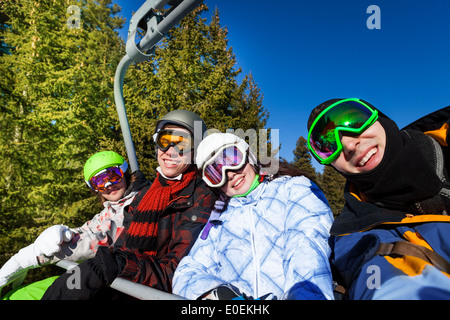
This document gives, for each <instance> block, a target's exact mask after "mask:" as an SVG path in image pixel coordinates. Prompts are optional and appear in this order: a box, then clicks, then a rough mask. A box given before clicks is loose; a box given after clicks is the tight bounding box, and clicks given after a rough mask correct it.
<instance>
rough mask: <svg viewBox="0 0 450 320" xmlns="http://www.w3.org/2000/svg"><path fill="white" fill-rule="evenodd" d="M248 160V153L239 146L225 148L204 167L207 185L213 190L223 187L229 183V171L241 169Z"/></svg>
mask: <svg viewBox="0 0 450 320" xmlns="http://www.w3.org/2000/svg"><path fill="white" fill-rule="evenodd" d="M245 160H246V153H245V151H243V150H240V149H239V147H238V146H236V145H232V146H224V147H222V148H221V149H219V151H218V152H217V153H216V156H215V157H214V158H211V159H209V160H208V161H207V162H206V163H205V164H204V165H203V172H202V175H203V177H206V179H204V181H205V182H206V184H207V185H209V186H210V187H213V188H218V187H221V186H223V185H224V184H225V182H226V181H227V175H226V171H227V170H239V169H241V168H242V167H243V166H244V164H245Z"/></svg>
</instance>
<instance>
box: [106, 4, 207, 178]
mask: <svg viewBox="0 0 450 320" xmlns="http://www.w3.org/2000/svg"><path fill="white" fill-rule="evenodd" d="M202 2H203V0H147V1H146V2H145V3H144V4H143V5H142V6H141V7H140V8H139V9H138V11H136V13H135V14H134V15H133V17H132V18H131V20H130V26H129V29H128V36H127V44H126V55H125V56H124V57H123V58H122V60H121V61H120V63H119V65H118V66H117V69H116V74H115V78H114V99H115V103H116V108H117V114H118V116H119V121H120V127H121V129H122V135H123V139H124V142H125V147H126V149H127V156H128V162H129V164H130V168H131V172H134V171H136V170H138V169H139V164H138V161H137V157H136V151H135V148H134V143H133V139H132V136H131V131H130V125H129V122H128V117H127V113H126V110H125V102H124V99H123V80H124V77H125V73H126V71H127V69H128V67H129V66H130V64H131V63H132V62H142V61H145V60H147V59H149V58H150V57H151V54H152V53H153V52H154V50H155V46H156V44H157V43H158V41H160V40H161V39H162V38H163V37H164V35H165V34H166V33H167V32H168V31H169V30H170V28H172V27H173V26H174V25H176V24H177V23H178V22H180V21H181V19H183V18H184V17H185V16H186V15H187V14H189V13H190V12H191V11H192V10H194V9H195V8H196V7H197V6H198V5H199V4H200V3H202ZM166 5H169V6H171V8H170V9H169V10H168V11H167V12H166V13H165V14H161V13H160V12H157V11H156V10H161V9H163V8H164V7H165V6H166ZM138 29H141V30H143V31H145V32H146V33H145V35H144V37H143V38H142V39H141V40H140V42H139V43H138V44H136V35H137V33H138Z"/></svg>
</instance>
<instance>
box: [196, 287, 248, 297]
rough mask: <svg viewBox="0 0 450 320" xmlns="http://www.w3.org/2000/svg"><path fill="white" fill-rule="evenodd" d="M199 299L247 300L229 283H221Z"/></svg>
mask: <svg viewBox="0 0 450 320" xmlns="http://www.w3.org/2000/svg"><path fill="white" fill-rule="evenodd" d="M198 299H199V300H248V299H247V296H246V295H245V294H242V293H241V292H240V291H239V289H238V288H236V287H235V286H233V285H231V284H222V285H220V286H218V287H216V288H214V289H212V290H210V291H208V292H206V293H204V294H203V295H201V296H200V297H199V298H198Z"/></svg>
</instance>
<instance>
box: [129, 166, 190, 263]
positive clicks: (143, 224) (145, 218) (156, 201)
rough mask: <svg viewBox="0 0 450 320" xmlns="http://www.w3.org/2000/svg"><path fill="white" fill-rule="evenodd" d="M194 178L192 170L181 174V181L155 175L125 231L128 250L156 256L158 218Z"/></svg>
mask: <svg viewBox="0 0 450 320" xmlns="http://www.w3.org/2000/svg"><path fill="white" fill-rule="evenodd" d="M195 176H196V172H195V170H192V171H187V172H185V173H183V177H182V178H181V180H166V179H164V178H163V177H162V176H161V175H160V174H159V172H158V173H157V175H156V179H155V181H154V182H153V184H152V186H151V187H150V189H148V191H147V192H146V193H145V195H144V197H143V198H142V200H141V201H140V202H139V205H138V207H137V210H136V212H135V213H134V215H133V220H132V221H131V223H130V226H129V228H128V230H127V239H126V246H127V247H128V248H130V249H141V250H143V251H144V252H146V253H147V254H149V255H151V256H155V255H156V248H157V238H158V220H159V216H160V214H161V213H162V212H163V210H164V209H165V208H166V207H167V206H168V205H169V204H170V202H171V201H173V200H174V199H176V197H177V195H178V193H179V192H180V191H181V190H183V189H184V188H186V187H187V186H188V185H189V184H190V183H191V182H192V181H193V180H194V179H195Z"/></svg>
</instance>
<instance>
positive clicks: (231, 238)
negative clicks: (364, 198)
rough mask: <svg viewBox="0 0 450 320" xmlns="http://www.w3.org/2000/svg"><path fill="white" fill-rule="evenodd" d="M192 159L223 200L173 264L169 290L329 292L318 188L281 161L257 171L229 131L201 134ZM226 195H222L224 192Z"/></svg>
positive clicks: (213, 295)
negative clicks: (273, 169) (269, 170)
mask: <svg viewBox="0 0 450 320" xmlns="http://www.w3.org/2000/svg"><path fill="white" fill-rule="evenodd" d="M196 163H197V166H198V168H199V170H200V171H201V173H202V177H203V180H204V181H205V182H206V184H208V185H209V186H210V187H212V188H213V189H214V190H217V191H219V190H220V191H219V193H220V194H221V195H222V199H225V201H224V202H222V203H220V202H219V203H216V210H214V211H213V212H212V213H211V218H210V221H209V222H208V224H207V225H206V227H205V228H204V230H203V232H202V234H201V236H200V237H199V239H198V240H197V241H196V242H195V244H194V246H193V248H192V250H191V251H190V253H189V255H188V256H186V257H185V258H183V260H182V261H181V262H180V264H179V266H178V268H177V269H176V271H175V276H174V279H173V292H174V293H175V294H178V295H181V296H184V297H187V298H189V299H197V298H203V299H233V298H237V297H239V298H241V299H242V298H244V299H251V298H253V299H256V298H261V299H264V298H265V299H332V298H333V287H332V277H331V270H330V265H329V262H328V259H329V255H330V251H331V250H330V248H329V246H328V237H329V233H328V230H329V228H330V226H331V223H332V212H331V210H330V208H329V206H328V203H327V201H326V199H325V196H324V195H323V193H322V191H321V190H320V189H319V188H318V187H317V186H316V185H315V184H314V183H313V182H312V181H311V180H309V179H308V178H307V177H305V176H304V175H303V174H301V173H300V172H298V171H294V168H292V167H290V166H288V165H287V164H285V163H280V167H279V171H278V173H277V174H276V175H274V176H272V177H268V176H265V175H264V174H263V173H262V170H261V166H260V165H259V163H258V161H257V159H256V157H255V155H254V154H253V153H252V151H251V150H250V149H249V146H248V144H247V143H246V142H245V141H244V140H242V139H240V138H239V137H237V136H235V135H233V134H230V133H217V134H212V135H209V136H208V137H206V138H205V139H204V140H203V141H202V142H201V143H200V145H199V148H198V152H197V158H196ZM225 195H226V197H223V196H225Z"/></svg>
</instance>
